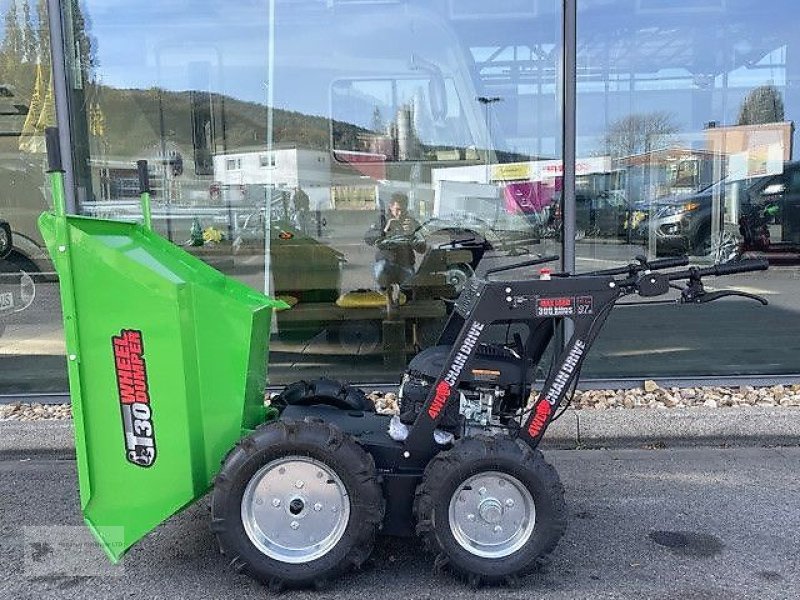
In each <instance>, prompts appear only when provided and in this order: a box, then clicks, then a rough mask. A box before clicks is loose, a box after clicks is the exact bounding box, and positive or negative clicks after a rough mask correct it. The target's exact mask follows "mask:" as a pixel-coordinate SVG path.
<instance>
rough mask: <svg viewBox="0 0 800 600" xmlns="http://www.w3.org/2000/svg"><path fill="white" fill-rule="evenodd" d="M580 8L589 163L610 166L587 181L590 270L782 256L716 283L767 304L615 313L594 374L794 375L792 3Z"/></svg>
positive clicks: (582, 128)
mask: <svg viewBox="0 0 800 600" xmlns="http://www.w3.org/2000/svg"><path fill="white" fill-rule="evenodd" d="M578 7H579V12H578V82H577V85H578V139H577V148H578V156H579V157H592V158H593V159H594V160H596V161H600V160H601V159H602V161H603V163H604V164H602V166H599V167H597V168H593V169H592V170H591V172H590V173H586V174H585V175H583V176H580V175H579V177H578V190H577V194H578V223H577V229H578V234H579V239H578V242H577V254H578V260H577V263H578V268H579V270H581V271H584V272H585V271H591V270H595V269H598V268H603V267H606V266H611V265H613V264H619V263H620V262H624V261H626V260H628V259H630V258H632V257H633V256H635V255H637V254H645V255H647V256H649V257H650V258H654V257H657V256H658V257H663V256H669V255H678V254H681V253H688V254H689V255H690V258H691V259H692V262H694V263H698V264H711V263H713V262H725V261H730V260H736V259H738V258H739V257H741V256H746V257H749V256H755V257H766V258H769V259H770V261H771V263H772V267H771V268H770V270H769V271H768V272H763V273H755V274H746V275H739V276H736V277H729V278H726V279H725V280H724V281H723V280H720V281H716V282H711V281H709V282H708V285H709V286H714V288H721V287H724V286H731V287H734V288H736V289H740V290H743V291H749V292H754V293H758V294H762V295H764V296H766V297H768V298H769V300H770V303H771V305H770V306H769V307H768V308H766V309H765V308H763V307H762V306H760V305H759V304H757V303H755V302H753V301H751V300H745V299H742V298H738V299H726V300H723V301H720V302H719V303H716V304H714V305H713V306H705V305H702V306H691V307H688V306H687V307H683V308H680V307H674V306H666V307H663V306H662V307H635V308H627V309H624V310H617V311H614V313H613V315H612V316H611V318H610V320H609V324H608V326H607V328H606V331H604V333H603V335H602V336H600V338H599V340H598V344H597V348H596V351H595V352H593V354H592V355H591V358H590V359H589V360H588V361H587V364H586V371H585V373H586V375H588V376H602V377H622V376H636V377H642V376H645V377H655V376H694V375H730V374H757V373H786V372H797V370H798V368H800V353H798V351H797V350H798V345H797V341H796V340H797V339H798V333H800V329H798V325H797V323H798V322H800V321H798V319H797V311H798V310H800V305H798V303H797V301H796V298H797V297H798V294H797V292H798V283H797V278H796V276H795V267H793V266H791V265H796V264H797V262H798V258H800V209H798V208H797V207H800V196H798V197H797V198H795V197H794V196H793V193H794V192H793V182H794V175H795V172H796V171H798V170H799V169H798V165H799V164H800V163H796V162H795V160H794V156H793V148H794V146H795V128H794V119H795V117H796V116H797V114H798V112H800V96H798V94H797V92H796V88H797V80H798V77H799V76H800V70H799V69H800V52H798V50H800V46H798V45H797V42H796V41H795V38H796V36H795V35H794V33H793V31H794V29H795V28H796V27H795V26H796V25H797V23H796V21H797V17H796V14H797V12H796V10H794V9H795V5H794V3H791V2H788V1H779V2H775V3H770V5H769V9H767V8H766V7H765V6H764V5H760V4H758V3H752V2H739V1H721V0H714V1H709V0H699V1H693V2H680V3H676V2H645V1H643V0H612V1H610V2H598V1H591V0H581V1H579V2H578ZM581 160H582V159H580V158H579V161H578V162H579V163H580V162H581ZM676 293H677V292H676Z"/></svg>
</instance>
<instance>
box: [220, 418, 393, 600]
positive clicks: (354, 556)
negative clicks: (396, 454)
mask: <svg viewBox="0 0 800 600" xmlns="http://www.w3.org/2000/svg"><path fill="white" fill-rule="evenodd" d="M383 505H384V501H383V496H382V493H381V488H380V485H379V484H378V481H377V479H376V475H375V463H374V462H373V460H372V457H371V456H370V455H369V454H367V453H366V452H365V451H364V450H363V449H362V448H361V447H360V446H359V445H358V444H356V443H355V441H353V440H352V438H350V437H348V436H346V435H344V434H343V433H342V431H341V430H339V429H338V428H336V427H334V426H333V425H330V424H324V423H311V422H293V421H278V422H276V423H271V424H269V425H266V426H264V427H262V428H260V429H258V430H257V431H256V432H255V433H253V434H252V435H250V436H248V437H246V438H244V439H243V440H242V441H241V442H240V443H239V444H238V445H237V446H236V448H234V450H233V451H232V452H231V453H230V455H229V456H228V458H227V459H226V460H225V463H224V465H223V467H222V470H221V471H220V473H219V475H218V476H217V478H216V480H215V483H214V494H213V499H212V507H211V515H212V530H213V531H214V532H215V533H216V536H217V540H218V541H219V545H220V549H221V550H222V552H223V554H225V555H226V556H227V557H228V559H229V560H230V564H231V565H232V566H233V567H234V568H235V569H236V570H237V571H238V572H241V573H245V574H247V575H249V576H250V577H252V578H254V579H256V580H258V581H261V582H262V583H265V584H267V585H268V586H269V587H270V588H272V589H282V588H284V587H307V586H316V587H320V586H322V585H324V584H325V583H326V582H327V581H328V580H330V579H332V578H333V577H335V576H336V575H338V574H339V573H341V572H343V571H345V570H347V569H348V568H351V567H358V566H360V565H361V564H362V563H363V562H364V561H365V560H366V559H367V557H369V555H370V553H371V552H372V548H373V545H374V541H375V536H376V534H377V531H378V528H379V527H380V524H381V522H382V521H383Z"/></svg>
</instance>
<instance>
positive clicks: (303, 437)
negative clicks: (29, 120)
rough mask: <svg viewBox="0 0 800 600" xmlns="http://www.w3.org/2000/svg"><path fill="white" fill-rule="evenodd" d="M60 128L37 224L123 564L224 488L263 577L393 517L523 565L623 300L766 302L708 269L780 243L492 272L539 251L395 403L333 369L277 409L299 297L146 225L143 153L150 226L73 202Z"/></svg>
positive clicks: (240, 538)
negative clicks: (240, 275)
mask: <svg viewBox="0 0 800 600" xmlns="http://www.w3.org/2000/svg"><path fill="white" fill-rule="evenodd" d="M47 141H48V161H49V174H50V175H49V176H50V181H51V186H52V191H53V203H54V207H55V211H54V214H49V213H45V214H43V215H42V216H41V219H40V228H41V230H42V234H43V236H44V238H45V240H46V243H47V247H48V250H49V252H50V254H51V256H52V257H53V262H54V264H55V266H56V269H57V271H58V274H59V278H60V283H61V299H62V309H63V315H64V333H65V337H66V344H67V358H68V369H69V379H70V391H71V398H72V408H73V416H74V421H75V440H76V454H77V461H78V476H79V483H80V492H81V508H82V510H83V514H84V517H85V521H86V524H87V525H88V526H89V528H90V529H91V530H92V532H93V533H94V534H95V536H96V537H97V539H98V540H99V542H100V544H101V545H102V546H103V548H104V549H105V551H106V553H107V554H108V556H109V557H110V558H111V560H112V561H115V562H116V561H117V560H119V559H120V557H121V556H122V555H123V554H124V553H125V551H126V550H128V549H129V548H130V547H131V546H132V545H133V544H135V543H136V542H137V541H138V540H140V539H141V538H142V537H143V536H145V535H146V534H147V533H148V532H150V531H151V530H153V529H154V528H155V527H157V526H158V525H159V524H160V523H161V522H163V521H164V520H165V519H167V518H168V517H170V516H171V515H173V514H175V513H177V512H178V511H180V510H181V509H183V508H184V507H186V506H188V505H189V504H191V503H192V502H194V501H195V500H197V499H198V498H200V497H202V496H204V495H205V494H206V493H208V492H209V491H212V499H211V528H212V530H213V531H214V533H215V534H216V536H217V539H218V541H219V545H220V548H221V550H222V552H223V553H224V554H225V556H226V557H227V559H228V560H229V562H230V564H231V565H232V566H233V567H234V568H235V569H236V570H237V571H239V572H242V573H246V574H247V575H249V576H251V577H254V578H255V579H257V580H260V581H262V582H264V583H266V584H267V585H269V586H270V587H271V588H275V589H280V588H282V587H297V586H319V585H321V584H324V583H325V582H326V581H328V580H330V579H331V578H333V577H334V576H336V575H338V574H339V573H341V572H343V571H345V570H347V569H348V568H351V567H358V566H360V565H361V564H362V563H363V562H364V561H365V560H366V559H367V558H368V557H369V555H370V553H371V551H372V549H373V546H374V543H375V539H376V536H377V535H378V533H379V532H381V533H385V534H391V535H418V536H420V537H421V538H422V540H423V542H424V543H425V546H426V547H427V548H428V549H429V550H431V551H432V554H433V555H434V556H435V558H433V559H432V560H431V564H432V565H434V566H436V567H442V566H446V567H447V568H449V569H450V570H451V571H453V572H454V573H456V574H457V575H460V576H462V577H463V578H465V579H467V580H468V581H470V582H471V583H473V584H478V583H502V582H508V581H513V580H515V579H516V578H518V577H519V576H522V575H525V574H527V573H530V572H532V571H534V570H535V569H536V568H537V567H538V565H540V564H541V562H542V561H543V560H545V559H546V558H547V557H548V555H549V554H550V553H551V552H552V551H553V550H554V549H555V547H556V545H557V543H558V541H559V539H560V538H561V536H562V535H563V532H564V530H565V528H566V524H567V518H566V515H567V511H566V503H565V500H564V489H563V486H562V485H561V482H560V480H559V477H558V474H557V473H556V471H555V469H554V468H553V467H552V466H551V465H549V464H548V463H547V462H545V460H544V458H543V456H542V454H541V452H540V451H539V450H538V448H537V447H538V444H539V442H540V440H541V439H542V436H543V435H544V433H545V431H546V429H547V427H548V425H549V424H550V423H551V422H552V421H553V419H554V418H557V416H558V415H559V414H560V412H559V407H560V406H561V405H562V403H563V401H564V400H565V399H567V398H568V397H570V394H571V392H572V391H574V387H575V385H576V383H577V381H578V378H579V373H580V369H581V366H582V364H583V360H584V359H585V357H586V354H587V353H588V351H589V349H590V347H591V345H592V343H593V342H594V340H595V339H596V337H597V334H598V333H599V330H600V329H601V327H602V325H603V323H604V322H605V320H606V318H607V316H608V314H609V313H610V311H611V309H612V308H613V307H614V305H615V303H616V301H617V300H618V299H620V298H622V297H624V296H628V295H633V294H636V295H639V296H643V297H645V298H652V297H656V296H661V295H664V294H666V293H667V292H669V291H670V290H671V289H673V288H677V289H679V290H680V294H679V297H678V298H677V300H664V301H663V302H676V301H677V302H678V303H680V304H685V305H699V304H705V303H708V302H711V301H714V300H718V299H721V298H724V297H727V296H732V295H738V296H745V297H748V298H752V299H755V300H757V301H759V302H761V303H762V304H766V300H765V299H763V298H760V297H757V296H753V295H752V294H746V293H744V292H739V291H736V290H716V291H713V292H707V291H706V290H705V289H704V287H703V283H702V279H703V277H706V276H720V275H727V274H732V273H740V272H746V271H756V270H763V269H766V268H767V266H768V265H767V263H766V261H759V260H740V261H738V262H736V263H732V264H725V265H715V266H712V267H708V268H705V269H700V268H696V267H690V268H688V269H684V270H675V269H679V267H684V266H686V265H687V264H688V259H686V258H685V257H679V258H667V259H662V260H653V261H649V262H648V261H647V260H646V259H645V258H644V257H637V259H636V261H634V262H631V263H630V264H628V265H625V266H623V267H619V268H615V269H606V270H603V271H595V272H593V273H586V274H580V275H575V274H566V273H556V274H553V275H552V276H548V277H537V278H528V279H519V278H517V279H509V280H499V279H497V273H499V272H502V271H507V270H510V269H519V268H525V267H533V266H535V265H539V264H542V263H544V262H548V261H551V260H554V259H556V258H557V257H543V258H537V259H533V260H527V261H525V262H522V263H519V264H514V265H505V266H502V267H496V268H495V269H493V270H489V271H487V272H486V273H485V274H483V275H482V276H480V277H478V276H474V277H472V278H471V279H470V280H469V282H468V283H467V285H465V287H464V290H463V291H462V293H461V294H460V296H459V298H458V300H457V301H456V303H455V305H454V307H453V310H452V313H451V314H450V317H449V319H448V321H447V324H446V325H445V327H444V330H443V331H442V333H441V335H440V336H439V339H438V341H437V343H436V344H435V345H434V346H433V347H430V348H427V349H425V350H423V351H422V352H420V353H419V354H418V355H417V356H415V357H414V358H413V359H412V360H411V362H410V363H409V365H408V367H407V369H406V371H405V373H404V375H403V379H402V382H401V384H400V393H399V398H400V414H399V415H396V416H393V417H390V416H387V415H380V414H377V413H376V412H375V409H374V407H373V405H372V403H371V402H370V400H369V399H368V398H367V397H366V396H365V394H364V392H363V391H361V390H359V389H356V388H354V387H351V386H348V385H345V384H342V383H339V382H336V381H332V380H328V379H317V380H314V381H299V382H296V383H293V384H291V385H288V386H286V387H285V388H284V389H283V391H282V392H281V393H280V394H278V395H277V396H275V397H274V398H272V400H271V403H270V405H269V406H265V404H264V391H265V386H266V352H267V342H268V337H269V328H270V323H271V319H272V313H273V311H275V310H280V309H283V308H287V305H285V304H284V303H282V302H280V301H277V300H274V299H271V298H268V297H266V296H264V295H262V294H260V293H257V292H255V291H253V290H251V289H250V288H248V287H246V286H244V285H242V284H240V283H238V282H235V281H232V280H230V279H228V278H226V277H225V276H223V275H222V274H221V273H219V272H217V271H216V270H214V269H213V268H211V267H209V266H208V265H206V264H205V263H203V262H202V261H200V260H198V259H196V258H194V257H192V256H191V255H189V254H188V253H186V252H184V251H183V250H182V249H180V248H178V247H176V246H174V245H173V244H171V243H169V242H167V241H166V240H164V239H162V238H160V237H159V236H157V235H156V234H154V233H153V231H152V227H151V222H150V208H149V186H148V177H147V165H146V163H144V161H140V163H139V179H140V186H141V198H142V212H143V214H144V223H143V224H141V225H139V224H135V223H123V222H116V221H107V220H100V219H93V218H87V217H81V216H74V215H66V214H65V207H64V184H63V173H62V169H61V160H60V153H59V151H58V133H57V131H56V130H54V129H50V130H48V131H47ZM678 282H682V285H679V284H678ZM645 302H647V303H653V302H659V301H653V300H646V301H645ZM629 303H630V302H629ZM565 321H566V322H569V324H570V327H569V328H566V327H562V325H563V324H564V322H565ZM492 326H499V327H495V328H494V331H495V332H496V331H498V329H499V330H500V331H504V332H506V338H505V340H498V338H497V336H496V335H489V331H490V329H491V328H492ZM512 331H514V334H513V336H512V335H511V332H512ZM559 331H561V332H564V335H563V336H559V335H556V334H557V333H558V332H559ZM567 332H569V334H567ZM554 340H556V341H558V343H557V344H556V343H552V342H553V341H554ZM559 340H561V341H559ZM548 347H549V348H550V349H551V350H552V353H551V357H550V359H549V362H550V368H549V372H548V375H547V376H546V378H545V379H544V381H543V382H542V383H541V385H538V386H535V385H534V376H535V373H536V369H537V366H538V365H539V363H541V362H543V360H544V357H545V356H546V350H547V349H548ZM567 404H568V400H567ZM561 412H563V407H562V408H561Z"/></svg>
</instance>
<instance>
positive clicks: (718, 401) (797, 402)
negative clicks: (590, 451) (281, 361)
mask: <svg viewBox="0 0 800 600" xmlns="http://www.w3.org/2000/svg"><path fill="white" fill-rule="evenodd" d="M369 398H370V399H371V400H372V401H373V402H374V403H375V407H376V409H377V411H378V412H379V413H381V414H396V413H397V412H398V403H397V394H395V393H393V392H389V393H386V394H383V393H381V392H377V391H373V392H371V393H370V394H369ZM694 406H703V407H706V408H726V407H736V406H800V384H793V385H774V386H771V387H753V386H749V385H747V386H740V387H717V386H715V387H690V388H676V387H672V388H662V387H660V386H659V385H658V384H657V383H656V382H654V381H649V380H648V381H645V382H644V386H643V387H641V388H633V389H627V390H586V391H580V390H579V391H577V392H575V398H574V400H573V402H572V407H573V408H575V409H576V410H609V409H621V408H691V407H694ZM71 418H72V410H71V408H70V405H69V404H38V403H34V404H27V403H20V402H17V403H14V404H5V405H0V421H43V420H48V419H55V420H64V419H71Z"/></svg>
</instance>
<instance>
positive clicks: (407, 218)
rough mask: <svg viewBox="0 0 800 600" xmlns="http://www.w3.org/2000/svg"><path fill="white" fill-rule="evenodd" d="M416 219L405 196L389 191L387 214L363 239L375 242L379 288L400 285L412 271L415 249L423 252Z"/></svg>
mask: <svg viewBox="0 0 800 600" xmlns="http://www.w3.org/2000/svg"><path fill="white" fill-rule="evenodd" d="M418 229H419V223H418V222H417V220H416V219H414V217H412V216H411V214H409V212H408V196H406V195H405V194H403V193H400V192H398V193H395V194H392V197H391V199H390V200H389V207H388V210H387V213H386V214H383V213H382V214H381V215H380V219H379V220H378V222H377V223H376V224H374V225H373V226H372V227H370V229H369V231H367V233H366V235H365V236H364V241H365V242H366V243H367V244H369V245H370V246H375V248H376V253H375V280H376V282H377V284H378V288H379V289H380V290H381V291H385V290H387V289H388V288H389V287H390V286H391V285H392V284H399V285H402V284H403V283H405V282H407V281H408V280H409V279H410V278H411V277H412V276H413V275H414V263H415V262H416V253H419V254H422V253H423V252H425V240H424V239H423V238H422V236H421V235H420V234H419V231H418Z"/></svg>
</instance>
